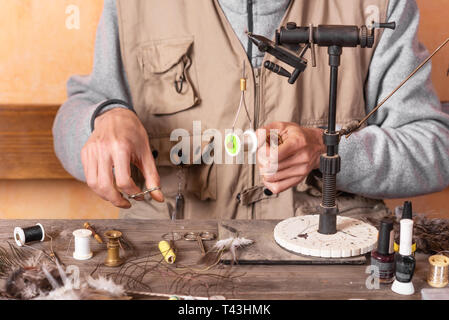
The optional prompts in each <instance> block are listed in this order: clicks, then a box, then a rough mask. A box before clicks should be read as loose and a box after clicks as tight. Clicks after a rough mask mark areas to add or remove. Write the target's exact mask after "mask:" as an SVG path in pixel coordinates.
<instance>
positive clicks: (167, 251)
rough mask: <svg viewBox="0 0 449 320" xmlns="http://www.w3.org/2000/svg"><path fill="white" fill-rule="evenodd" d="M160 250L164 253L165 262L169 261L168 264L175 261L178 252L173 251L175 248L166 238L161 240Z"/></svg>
mask: <svg viewBox="0 0 449 320" xmlns="http://www.w3.org/2000/svg"><path fill="white" fill-rule="evenodd" d="M159 251H160V252H161V253H162V256H163V257H164V260H165V262H167V263H168V264H173V263H175V260H176V254H175V252H174V251H173V248H172V247H171V246H170V243H168V242H167V241H165V240H162V241H161V242H159Z"/></svg>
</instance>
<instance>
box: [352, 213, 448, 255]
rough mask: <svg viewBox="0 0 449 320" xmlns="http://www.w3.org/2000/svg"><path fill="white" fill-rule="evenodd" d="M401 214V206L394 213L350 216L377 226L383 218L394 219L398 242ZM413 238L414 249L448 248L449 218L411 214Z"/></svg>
mask: <svg viewBox="0 0 449 320" xmlns="http://www.w3.org/2000/svg"><path fill="white" fill-rule="evenodd" d="M401 216H402V207H401V206H399V207H396V208H395V210H394V214H391V213H380V214H373V215H372V214H370V215H367V214H360V215H354V216H351V218H356V219H360V220H362V221H365V222H367V223H370V224H371V225H373V226H375V227H376V228H379V225H380V222H381V221H382V219H384V218H390V219H393V221H394V232H395V236H396V237H395V240H396V242H399V231H400V223H399V221H400V219H401ZM413 222H414V227H413V240H414V241H415V242H416V247H417V248H416V250H417V251H418V252H422V253H426V254H435V253H438V252H441V251H446V250H449V219H435V218H429V217H427V216H426V215H425V214H419V213H417V214H415V213H414V214H413Z"/></svg>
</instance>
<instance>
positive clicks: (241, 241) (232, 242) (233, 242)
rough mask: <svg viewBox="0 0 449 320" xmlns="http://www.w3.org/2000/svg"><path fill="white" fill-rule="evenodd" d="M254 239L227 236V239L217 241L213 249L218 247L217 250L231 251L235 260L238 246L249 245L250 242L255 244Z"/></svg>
mask: <svg viewBox="0 0 449 320" xmlns="http://www.w3.org/2000/svg"><path fill="white" fill-rule="evenodd" d="M253 243H254V241H253V240H250V239H246V238H243V237H237V238H234V237H231V238H227V239H223V240H219V241H217V242H216V243H215V246H214V248H213V249H216V250H217V251H225V250H229V252H231V255H232V259H233V260H234V261H236V259H237V256H236V251H237V249H238V248H242V247H245V246H249V245H250V244H253Z"/></svg>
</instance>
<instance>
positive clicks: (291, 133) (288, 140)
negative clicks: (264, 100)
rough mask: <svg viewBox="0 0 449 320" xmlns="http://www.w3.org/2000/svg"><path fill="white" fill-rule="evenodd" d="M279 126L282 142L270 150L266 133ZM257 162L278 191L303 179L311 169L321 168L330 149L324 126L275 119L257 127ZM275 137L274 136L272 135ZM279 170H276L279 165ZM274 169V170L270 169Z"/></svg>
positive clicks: (276, 191) (268, 181)
mask: <svg viewBox="0 0 449 320" xmlns="http://www.w3.org/2000/svg"><path fill="white" fill-rule="evenodd" d="M270 130H277V132H278V135H279V136H280V137H281V139H280V140H282V143H281V144H280V145H279V146H278V147H277V148H276V149H273V147H271V148H272V150H274V151H277V152H272V153H271V154H270V145H268V144H267V143H266V137H267V136H268V135H269V134H270ZM257 137H258V140H259V141H260V142H261V143H259V149H258V151H257V162H258V165H259V170H260V172H261V174H262V175H263V182H264V185H265V186H266V187H267V188H268V189H269V190H270V191H272V192H273V193H275V194H278V193H281V192H282V191H285V190H287V189H288V188H291V187H294V186H296V185H298V184H299V183H301V182H302V181H303V180H304V179H305V178H306V177H307V176H308V174H309V173H310V171H312V170H314V169H317V168H319V165H320V156H321V154H322V153H325V152H326V147H325V145H324V143H323V130H322V129H316V128H303V127H300V126H299V125H298V124H296V123H289V122H274V123H271V124H269V125H267V126H265V127H262V128H260V129H258V130H257ZM271 141H273V138H271ZM276 163H277V170H276V172H272V170H273V168H276ZM270 171H271V172H270Z"/></svg>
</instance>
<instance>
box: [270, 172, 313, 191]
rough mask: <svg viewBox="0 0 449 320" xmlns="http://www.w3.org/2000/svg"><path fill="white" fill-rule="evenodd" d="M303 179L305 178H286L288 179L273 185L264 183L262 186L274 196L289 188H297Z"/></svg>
mask: <svg viewBox="0 0 449 320" xmlns="http://www.w3.org/2000/svg"><path fill="white" fill-rule="evenodd" d="M304 179H305V176H304V177H292V178H288V179H285V180H282V181H278V182H274V183H271V182H265V181H264V185H265V187H267V188H268V189H269V190H270V191H271V192H273V193H274V194H279V193H281V192H283V191H285V190H287V189H289V188H291V187H294V186H297V185H298V184H300V183H301V181H303V180H304Z"/></svg>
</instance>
